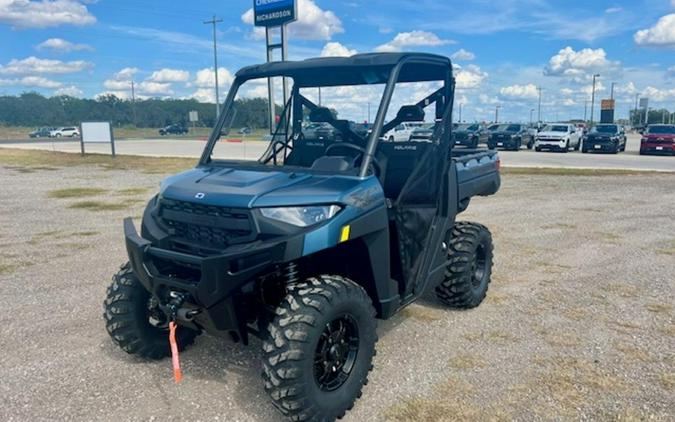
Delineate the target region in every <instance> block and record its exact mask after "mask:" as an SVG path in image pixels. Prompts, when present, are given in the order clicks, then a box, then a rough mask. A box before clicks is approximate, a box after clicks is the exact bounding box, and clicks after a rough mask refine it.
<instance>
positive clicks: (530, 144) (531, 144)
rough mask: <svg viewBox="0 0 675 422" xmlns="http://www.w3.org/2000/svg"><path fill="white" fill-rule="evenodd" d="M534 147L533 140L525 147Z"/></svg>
mask: <svg viewBox="0 0 675 422" xmlns="http://www.w3.org/2000/svg"><path fill="white" fill-rule="evenodd" d="M533 147H534V141H530V142H528V143H527V149H532V148H533Z"/></svg>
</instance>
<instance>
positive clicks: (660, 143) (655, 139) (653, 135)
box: [640, 125, 675, 155]
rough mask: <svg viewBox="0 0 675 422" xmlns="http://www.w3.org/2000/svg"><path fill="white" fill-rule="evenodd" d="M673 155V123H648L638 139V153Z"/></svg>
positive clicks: (674, 134)
mask: <svg viewBox="0 0 675 422" xmlns="http://www.w3.org/2000/svg"><path fill="white" fill-rule="evenodd" d="M643 154H666V155H675V125H649V126H648V127H647V130H646V131H645V133H644V134H643V135H642V140H641V141H640V155H643Z"/></svg>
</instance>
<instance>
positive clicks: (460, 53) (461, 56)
mask: <svg viewBox="0 0 675 422" xmlns="http://www.w3.org/2000/svg"><path fill="white" fill-rule="evenodd" d="M450 58H451V59H452V60H466V61H469V60H473V59H475V58H476V55H475V54H473V53H472V52H470V51H466V50H465V49H463V48H460V49H459V50H457V51H455V52H454V53H452V55H451V56H450Z"/></svg>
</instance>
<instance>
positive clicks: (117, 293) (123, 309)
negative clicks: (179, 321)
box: [103, 263, 199, 359]
mask: <svg viewBox="0 0 675 422" xmlns="http://www.w3.org/2000/svg"><path fill="white" fill-rule="evenodd" d="M103 309H104V313H103V318H104V319H105V323H106V324H105V328H106V330H107V331H108V334H110V337H112V339H113V341H114V342H115V343H117V345H118V346H119V347H120V348H122V350H124V351H125V352H127V353H130V354H133V355H137V356H140V357H142V358H146V359H161V358H164V357H167V356H170V355H171V349H170V346H169V336H168V332H169V330H168V321H167V318H166V315H164V313H163V312H161V311H160V310H159V309H158V308H157V304H156V303H155V302H154V301H153V299H152V298H151V296H150V293H149V292H148V291H147V290H146V289H145V287H143V285H142V284H141V283H140V281H138V278H136V276H135V275H134V273H133V271H132V270H131V266H130V265H129V263H127V264H124V265H123V266H122V268H120V271H119V272H118V273H117V274H115V275H114V276H113V282H112V284H111V285H110V287H108V290H107V296H106V299H105V302H103ZM197 335H199V333H198V332H197V331H194V330H191V329H189V328H186V327H179V328H178V330H176V342H177V343H178V349H179V350H183V349H184V348H186V347H187V346H189V345H190V344H192V343H193V342H194V340H195V337H197Z"/></svg>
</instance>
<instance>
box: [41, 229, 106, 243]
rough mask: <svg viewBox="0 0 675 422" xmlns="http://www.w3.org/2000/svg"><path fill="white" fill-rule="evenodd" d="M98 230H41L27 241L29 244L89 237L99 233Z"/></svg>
mask: <svg viewBox="0 0 675 422" xmlns="http://www.w3.org/2000/svg"><path fill="white" fill-rule="evenodd" d="M99 234H100V232H96V231H81V232H73V233H67V232H62V231H60V230H52V231H46V232H41V233H38V234H36V235H35V236H33V237H32V238H31V240H29V241H28V244H29V245H37V244H39V243H42V242H43V241H45V240H63V239H71V238H78V237H91V236H96V235H99Z"/></svg>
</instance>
